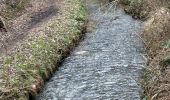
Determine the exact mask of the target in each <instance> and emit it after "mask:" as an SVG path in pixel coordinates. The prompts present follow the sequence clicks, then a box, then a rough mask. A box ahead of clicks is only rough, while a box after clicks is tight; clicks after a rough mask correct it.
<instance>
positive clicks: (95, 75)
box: [36, 0, 146, 100]
mask: <svg viewBox="0 0 170 100" xmlns="http://www.w3.org/2000/svg"><path fill="white" fill-rule="evenodd" d="M86 3H87V10H88V12H89V17H88V18H89V21H92V23H91V24H89V26H88V27H89V29H90V31H87V33H86V37H85V39H84V40H83V41H82V42H81V43H80V44H79V46H78V47H76V48H75V50H74V51H73V52H72V53H71V55H70V56H68V57H67V58H66V59H65V60H64V62H63V63H62V65H61V66H60V67H59V69H58V71H56V73H55V75H54V76H53V77H52V78H51V79H50V80H49V81H48V82H47V84H46V86H45V87H44V89H43V91H42V92H41V93H40V94H39V95H38V96H37V98H36V100H140V92H141V91H142V90H141V87H140V85H139V77H140V72H141V71H142V69H143V68H144V67H145V64H146V61H145V59H144V55H145V52H144V46H143V43H142V41H141V40H140V38H139V37H138V36H137V35H136V34H137V33H138V32H140V31H141V28H142V22H140V21H138V20H134V19H133V18H132V17H131V16H129V15H126V14H125V13H124V11H123V10H122V9H121V8H117V9H116V10H115V9H110V7H106V8H107V9H106V8H104V9H100V10H99V8H100V7H101V2H100V1H99V0H87V2H86ZM92 24H94V25H95V27H94V25H92ZM91 28H92V29H91Z"/></svg>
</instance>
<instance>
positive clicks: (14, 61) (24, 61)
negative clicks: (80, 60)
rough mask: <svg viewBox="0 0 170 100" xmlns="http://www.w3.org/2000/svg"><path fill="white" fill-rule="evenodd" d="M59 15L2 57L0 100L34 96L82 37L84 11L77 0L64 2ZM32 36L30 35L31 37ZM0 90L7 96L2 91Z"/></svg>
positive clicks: (84, 18)
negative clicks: (40, 32)
mask: <svg viewBox="0 0 170 100" xmlns="http://www.w3.org/2000/svg"><path fill="white" fill-rule="evenodd" d="M65 3H66V4H65V5H63V6H64V7H62V14H61V15H59V16H56V18H55V20H54V21H53V22H52V23H49V25H48V26H47V27H46V28H45V29H44V31H43V34H40V35H39V36H38V37H35V36H34V35H33V36H31V35H30V38H28V39H26V40H25V41H24V42H23V43H21V44H20V45H19V46H18V48H17V51H15V52H13V53H11V54H10V55H9V56H8V57H4V59H5V60H4V64H3V65H2V66H3V69H2V72H3V76H4V77H1V79H2V80H3V82H2V83H1V88H0V94H1V96H0V98H2V99H17V100H18V99H23V98H24V99H25V98H26V99H28V97H29V94H31V95H36V94H37V92H38V91H39V90H40V89H41V88H42V86H43V83H44V80H45V79H47V78H49V76H50V74H52V73H53V72H54V70H55V69H56V67H57V66H56V64H57V63H59V62H60V61H61V59H62V58H63V56H64V55H65V54H66V53H67V52H69V51H70V48H72V47H73V46H74V44H75V43H76V41H78V40H79V39H80V37H81V35H82V33H81V27H82V26H83V23H84V21H85V20H86V17H85V16H86V11H85V8H84V6H83V5H82V1H81V0H74V1H73V0H66V1H65ZM32 34H34V33H32ZM3 89H5V90H7V91H8V92H5V93H4V91H3Z"/></svg>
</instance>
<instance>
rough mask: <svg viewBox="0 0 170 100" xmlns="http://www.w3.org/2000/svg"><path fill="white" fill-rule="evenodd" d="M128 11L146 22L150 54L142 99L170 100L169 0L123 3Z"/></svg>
mask: <svg viewBox="0 0 170 100" xmlns="http://www.w3.org/2000/svg"><path fill="white" fill-rule="evenodd" d="M121 2H122V3H123V4H124V5H125V11H126V12H127V13H129V14H131V15H132V16H133V17H134V18H139V19H142V20H144V21H145V27H144V31H143V33H142V38H143V41H144V43H145V46H146V47H145V48H146V51H147V53H148V60H149V61H148V66H149V67H148V68H147V69H146V70H145V71H144V75H143V80H142V86H143V88H144V96H143V99H147V100H170V78H169V77H170V68H169V66H170V53H169V51H170V42H169V40H170V24H169V23H170V10H169V4H170V3H169V1H168V0H161V1H160V0H136V1H134V0H122V1H121Z"/></svg>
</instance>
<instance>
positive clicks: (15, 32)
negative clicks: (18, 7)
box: [0, 0, 63, 55]
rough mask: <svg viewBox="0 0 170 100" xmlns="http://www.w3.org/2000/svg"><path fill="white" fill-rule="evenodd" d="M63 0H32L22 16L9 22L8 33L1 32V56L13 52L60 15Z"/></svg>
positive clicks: (2, 30)
mask: <svg viewBox="0 0 170 100" xmlns="http://www.w3.org/2000/svg"><path fill="white" fill-rule="evenodd" d="M62 1H63V0H31V1H30V3H29V4H28V5H27V7H26V8H25V10H24V11H23V12H21V16H18V17H16V18H13V19H11V20H9V21H8V22H7V24H8V27H10V28H9V29H8V32H5V31H4V29H2V28H1V30H0V37H1V40H0V55H1V54H4V53H7V52H8V53H9V52H11V50H12V48H13V47H14V46H15V45H16V43H19V42H22V40H23V39H25V38H27V35H28V34H29V33H35V32H36V33H38V32H39V31H40V30H42V29H43V28H44V27H45V26H46V23H47V22H48V21H50V19H52V17H53V16H55V15H57V14H59V11H60V7H61V4H62Z"/></svg>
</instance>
